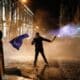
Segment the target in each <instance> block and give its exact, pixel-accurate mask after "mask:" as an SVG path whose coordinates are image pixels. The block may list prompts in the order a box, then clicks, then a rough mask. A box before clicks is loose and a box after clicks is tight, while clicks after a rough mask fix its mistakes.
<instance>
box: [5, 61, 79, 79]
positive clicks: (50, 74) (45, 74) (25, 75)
mask: <svg viewBox="0 0 80 80" xmlns="http://www.w3.org/2000/svg"><path fill="white" fill-rule="evenodd" d="M13 65H17V66H16V67H17V68H19V69H20V71H21V74H22V75H21V76H16V75H15V74H13V75H8V74H6V75H5V76H6V77H5V78H6V79H4V80H80V62H79V61H62V62H57V61H56V62H55V64H51V63H50V65H49V66H47V65H42V64H41V65H38V66H37V67H33V66H32V65H26V64H17V63H16V64H13ZM18 66H19V67H18Z"/></svg>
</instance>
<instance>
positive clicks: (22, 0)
mask: <svg viewBox="0 0 80 80" xmlns="http://www.w3.org/2000/svg"><path fill="white" fill-rule="evenodd" d="M20 1H21V3H23V4H24V3H27V2H28V0H20Z"/></svg>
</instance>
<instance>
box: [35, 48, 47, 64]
mask: <svg viewBox="0 0 80 80" xmlns="http://www.w3.org/2000/svg"><path fill="white" fill-rule="evenodd" d="M39 52H40V53H41V55H42V57H43V59H44V61H45V63H46V64H48V61H47V59H46V57H45V54H44V50H43V49H41V50H38V49H37V50H35V60H34V65H36V63H37V58H38V55H39Z"/></svg>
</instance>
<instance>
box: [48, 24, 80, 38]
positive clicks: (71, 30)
mask: <svg viewBox="0 0 80 80" xmlns="http://www.w3.org/2000/svg"><path fill="white" fill-rule="evenodd" d="M49 33H50V34H55V35H57V37H80V25H79V24H73V23H70V24H66V25H64V26H62V27H61V28H60V29H58V30H51V31H49Z"/></svg>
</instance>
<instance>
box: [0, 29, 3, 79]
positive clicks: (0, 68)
mask: <svg viewBox="0 0 80 80" xmlns="http://www.w3.org/2000/svg"><path fill="white" fill-rule="evenodd" d="M2 36H3V34H2V31H0V80H2V76H3V74H4V55H3V43H2Z"/></svg>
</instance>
